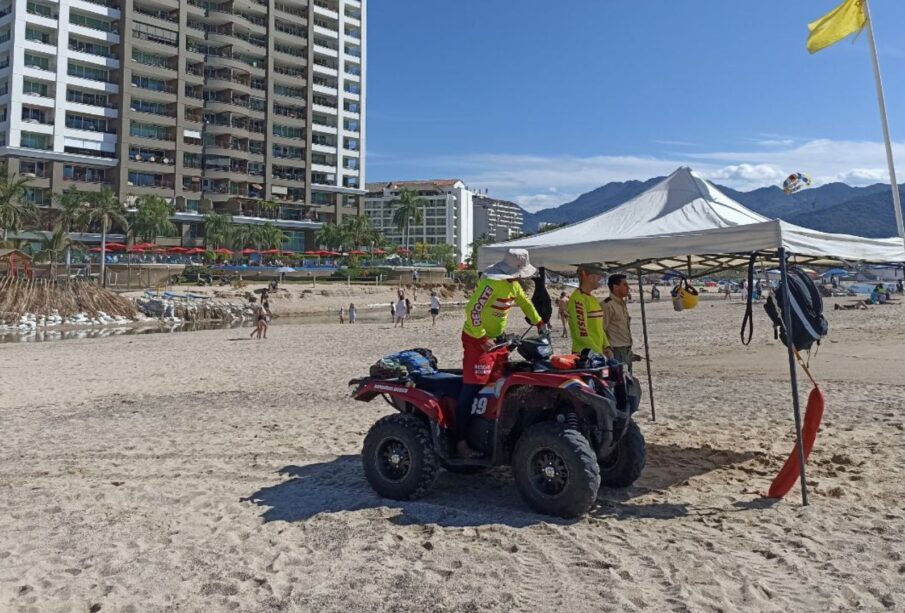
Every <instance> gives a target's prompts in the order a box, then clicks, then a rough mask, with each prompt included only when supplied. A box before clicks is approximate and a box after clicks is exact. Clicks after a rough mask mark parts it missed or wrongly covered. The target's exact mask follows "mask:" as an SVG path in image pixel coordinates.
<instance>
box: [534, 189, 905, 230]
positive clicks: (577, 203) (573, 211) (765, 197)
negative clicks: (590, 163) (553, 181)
mask: <svg viewBox="0 0 905 613" xmlns="http://www.w3.org/2000/svg"><path fill="white" fill-rule="evenodd" d="M663 178H664V177H656V178H653V179H648V180H647V181H622V182H613V183H607V184H606V185H604V186H602V187H598V188H597V189H594V190H592V191H589V192H587V193H584V194H582V195H580V196H579V197H578V198H576V199H575V200H573V201H571V202H567V203H565V204H562V205H560V206H557V207H553V208H549V209H543V210H541V211H538V212H536V213H528V212H525V226H524V227H525V231H526V232H536V231H537V229H538V227H539V226H540V224H546V223H552V224H570V223H575V222H577V221H581V220H583V219H587V218H589V217H593V216H594V215H599V214H600V213H604V212H606V211H609V210H610V209H613V208H616V207H617V206H619V205H620V204H623V203H624V202H627V201H629V200H631V199H632V198H634V197H635V196H637V195H638V194H640V193H642V192H644V191H645V190H647V189H649V188H651V187H653V186H654V185H656V184H657V183H659V182H660V181H662V180H663ZM716 187H717V188H718V189H719V190H720V191H722V192H723V193H724V194H726V195H727V196H729V197H730V198H732V199H733V200H735V201H737V202H739V203H741V204H743V205H745V206H746V207H748V208H749V209H751V210H752V211H754V212H756V213H760V214H761V215H763V216H765V217H771V218H779V219H783V220H785V221H788V222H790V223H794V224H796V225H799V226H804V227H806V228H813V229H815V230H820V231H823V232H837V233H840V234H855V235H858V236H866V237H871V238H882V237H887V236H895V234H896V222H895V215H894V214H893V209H892V191H891V190H890V189H889V185H887V184H883V183H877V184H874V185H868V186H866V187H853V186H851V185H846V184H845V183H827V184H826V185H821V186H820V187H815V188H812V189H807V190H803V191H800V192H798V193H796V194H792V195H786V194H785V193H784V192H783V191H782V189H780V188H779V187H761V188H758V189H755V190H752V191H749V192H740V191H737V190H734V189H732V188H730V187H724V186H722V185H717V186H716ZM899 194H900V195H901V199H902V200H903V201H905V186H900V187H899Z"/></svg>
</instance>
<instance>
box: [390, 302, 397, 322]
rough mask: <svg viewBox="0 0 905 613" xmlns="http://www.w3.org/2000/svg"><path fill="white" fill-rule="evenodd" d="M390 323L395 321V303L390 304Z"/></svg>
mask: <svg viewBox="0 0 905 613" xmlns="http://www.w3.org/2000/svg"><path fill="white" fill-rule="evenodd" d="M390 321H396V303H395V302H391V303H390ZM393 327H394V328H395V327H396V326H393Z"/></svg>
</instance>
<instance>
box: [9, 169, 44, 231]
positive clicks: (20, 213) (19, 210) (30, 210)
mask: <svg viewBox="0 0 905 613" xmlns="http://www.w3.org/2000/svg"><path fill="white" fill-rule="evenodd" d="M30 180H31V179H29V178H28V177H17V176H16V175H12V176H6V175H0V228H3V241H4V242H6V239H7V237H8V236H9V232H10V230H12V231H13V232H19V230H21V229H23V228H24V227H25V226H26V225H28V224H31V223H34V222H35V221H37V219H38V209H37V207H36V206H35V205H33V204H31V203H30V202H25V201H24V200H23V198H24V197H25V187H26V186H27V185H28V183H29V181H30Z"/></svg>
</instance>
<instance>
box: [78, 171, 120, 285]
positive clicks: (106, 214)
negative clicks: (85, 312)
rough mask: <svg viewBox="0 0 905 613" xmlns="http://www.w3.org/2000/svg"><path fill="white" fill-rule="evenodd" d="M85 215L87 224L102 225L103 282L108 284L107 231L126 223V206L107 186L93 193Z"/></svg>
mask: <svg viewBox="0 0 905 613" xmlns="http://www.w3.org/2000/svg"><path fill="white" fill-rule="evenodd" d="M83 216H84V220H85V223H86V225H91V224H95V223H96V224H100V226H101V284H102V285H104V286H106V285H107V278H106V276H105V274H104V273H105V272H106V255H107V232H108V231H109V230H110V228H112V227H113V225H114V224H119V225H121V226H124V225H126V207H124V206H123V203H122V202H120V201H119V199H118V198H117V197H116V194H114V193H113V192H112V191H111V190H110V189H108V188H106V187H105V188H103V189H102V190H101V191H99V192H97V193H95V194H91V196H90V197H89V200H88V208H87V209H85V211H84V213H83Z"/></svg>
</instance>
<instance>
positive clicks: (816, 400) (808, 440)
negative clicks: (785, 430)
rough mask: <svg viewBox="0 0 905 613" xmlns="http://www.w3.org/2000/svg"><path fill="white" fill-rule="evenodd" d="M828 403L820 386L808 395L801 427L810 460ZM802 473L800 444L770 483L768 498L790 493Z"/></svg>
mask: <svg viewBox="0 0 905 613" xmlns="http://www.w3.org/2000/svg"><path fill="white" fill-rule="evenodd" d="M825 404H826V397H825V396H824V395H823V392H822V391H820V388H819V387H814V389H812V390H811V394H810V395H809V396H808V406H807V408H806V409H805V412H804V424H802V427H801V441H802V443H803V444H804V459H805V462H807V460H808V456H809V455H811V449H812V448H813V447H814V441H815V440H816V439H817V430H818V429H819V428H820V422H821V420H822V419H823V408H824V405H825ZM800 475H801V465H800V464H799V462H798V444H797V443H796V444H795V446H794V447H793V448H792V453H791V454H789V458H788V459H787V460H786V463H785V464H783V467H782V470H780V471H779V474H778V475H776V478H775V479H773V483H771V484H770V491H769V492H767V498H782V497H783V496H785V495H786V494H788V493H789V490H791V489H792V487H793V486H794V485H795V482H796V481H798V478H799V476H800Z"/></svg>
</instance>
